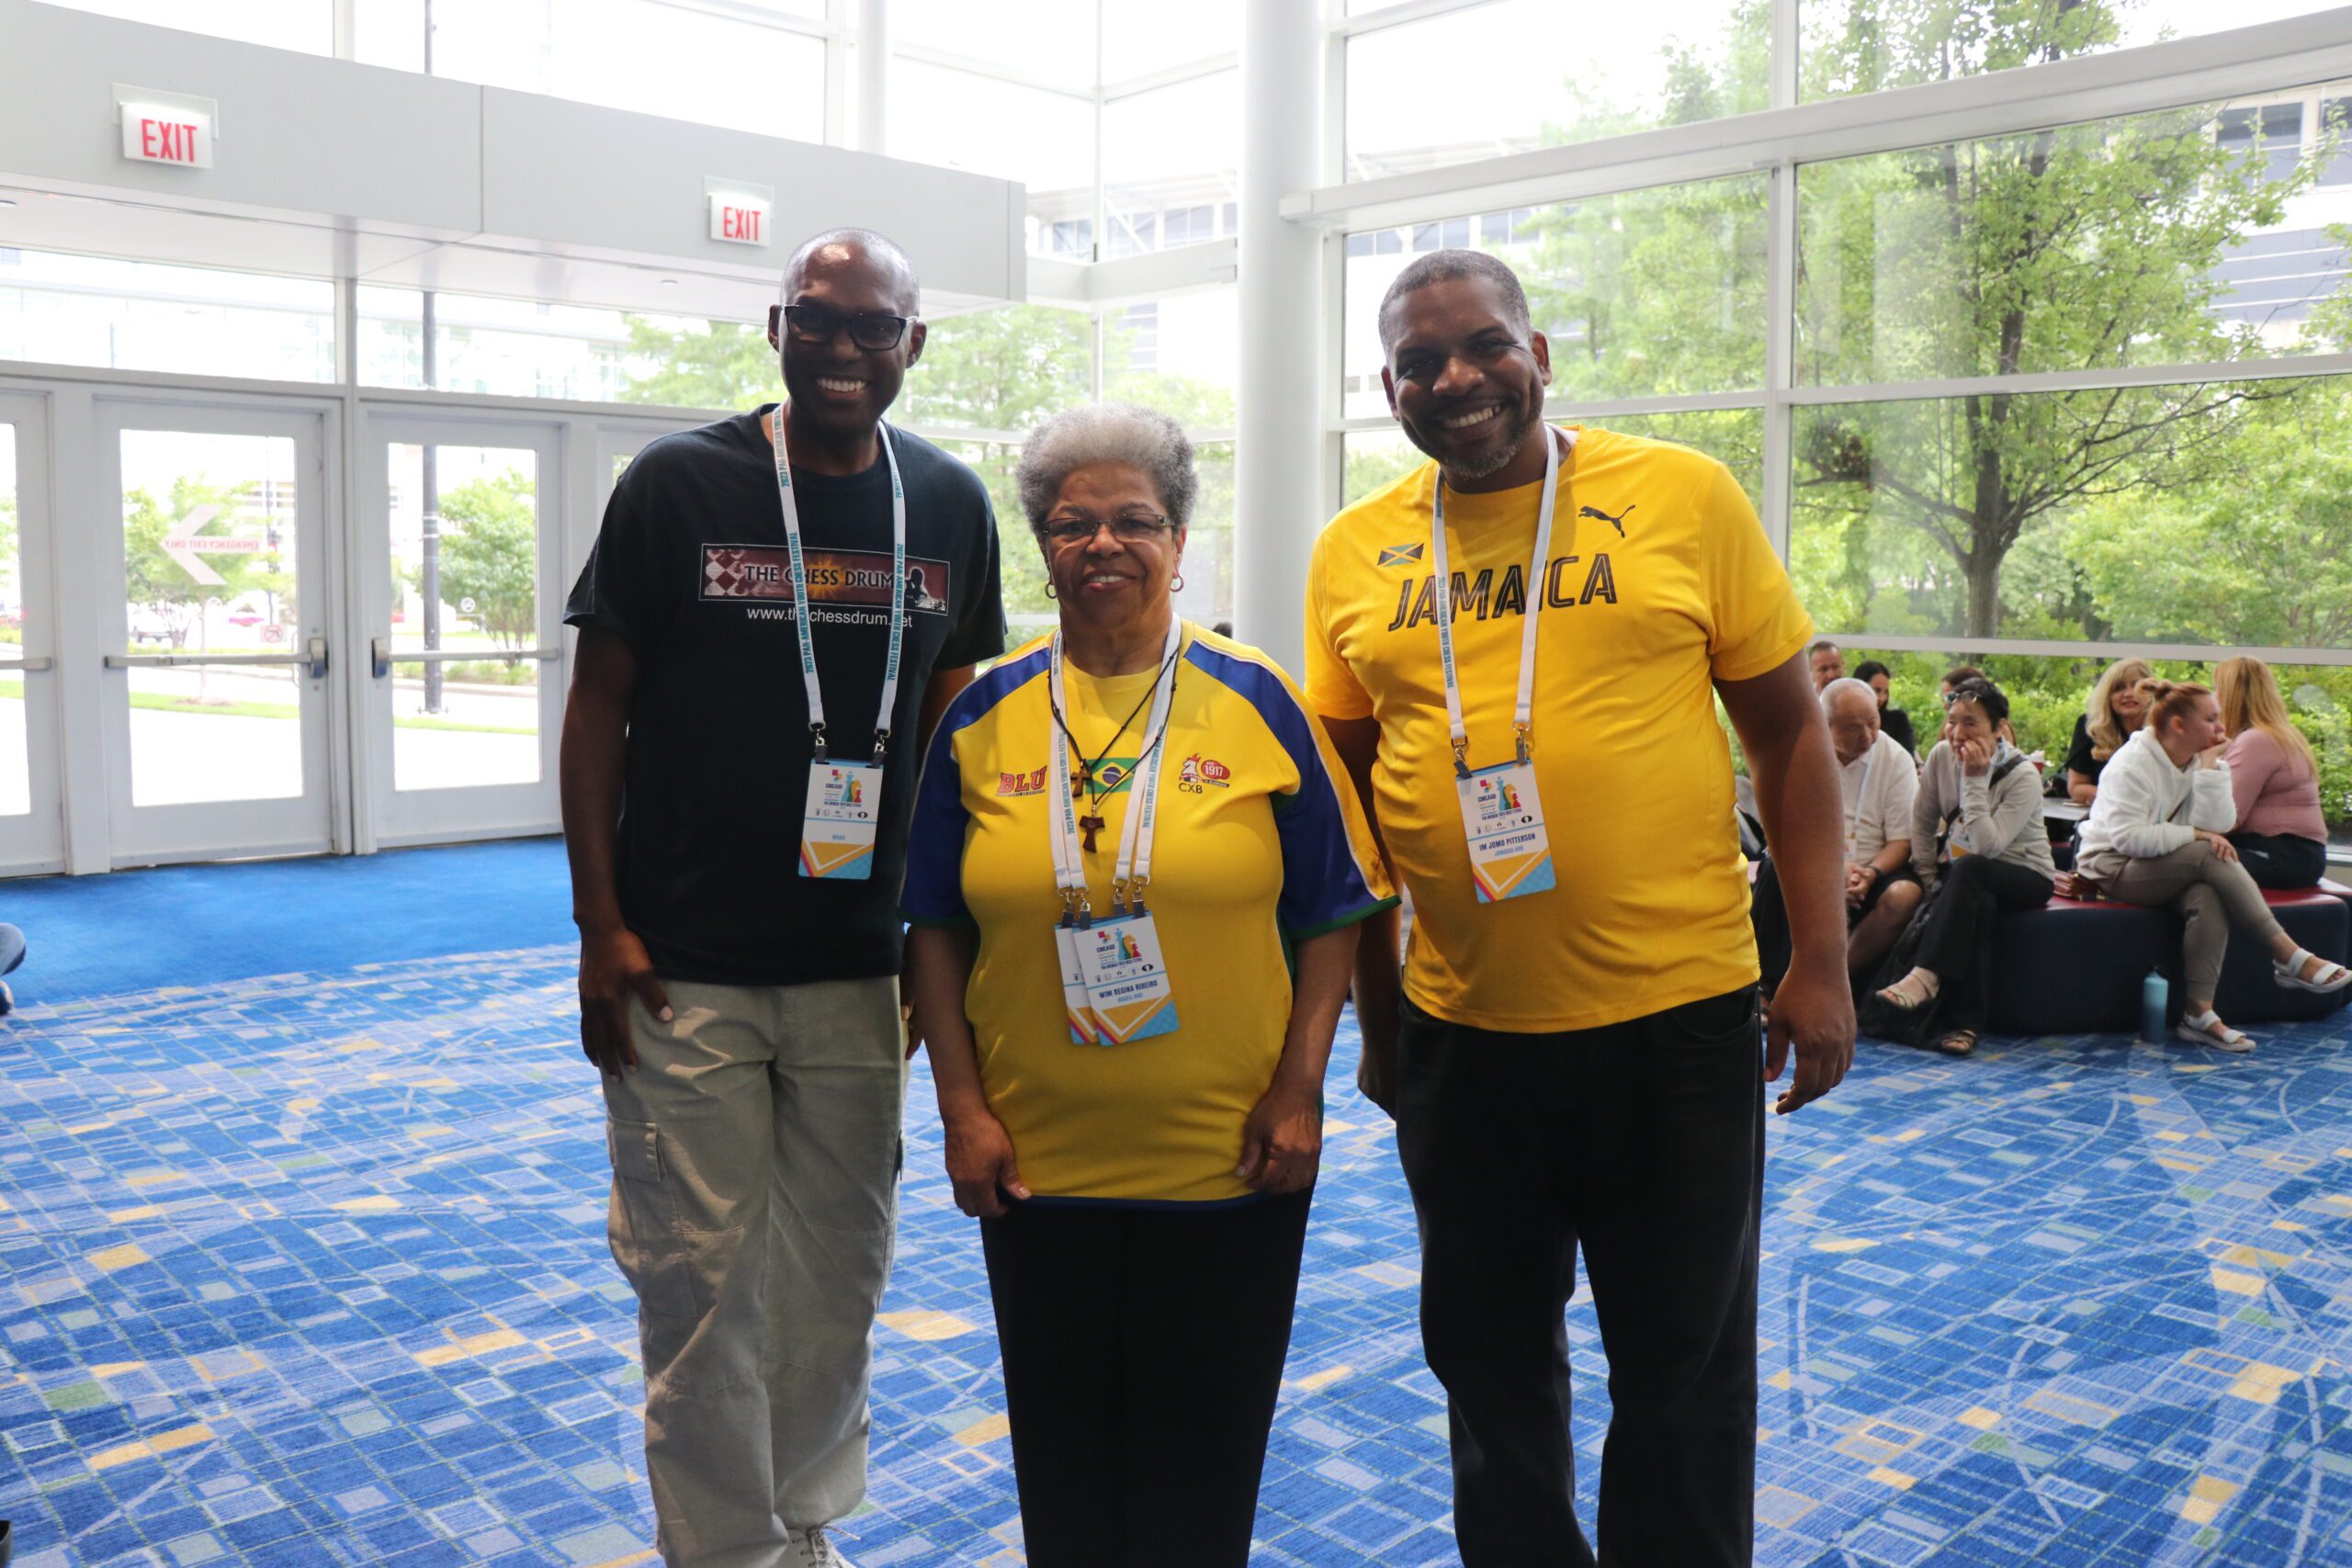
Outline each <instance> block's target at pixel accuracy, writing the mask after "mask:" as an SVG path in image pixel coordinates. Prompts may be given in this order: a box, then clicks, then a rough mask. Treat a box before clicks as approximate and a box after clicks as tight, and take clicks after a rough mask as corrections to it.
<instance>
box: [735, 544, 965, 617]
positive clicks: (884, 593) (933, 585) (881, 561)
mask: <svg viewBox="0 0 2352 1568" xmlns="http://www.w3.org/2000/svg"><path fill="white" fill-rule="evenodd" d="M804 553H805V556H806V558H807V560H808V563H809V605H810V607H811V608H812V609H813V608H815V607H816V606H819V605H827V604H831V605H840V606H842V608H844V609H846V608H852V607H854V608H858V609H888V607H889V604H890V596H891V595H890V582H891V577H890V558H889V556H888V554H887V553H886V552H882V551H877V550H808V551H806V552H804ZM950 587H951V583H950V581H949V576H948V565H947V563H946V562H945V561H944V560H932V559H929V558H925V557H922V556H910V557H908V558H907V575H906V576H905V578H903V579H902V580H900V581H899V592H900V594H901V595H902V596H903V598H904V600H905V603H906V606H907V609H908V610H909V612H910V613H912V614H917V615H946V614H947V604H948V601H949V599H950V598H951V597H952V596H953V595H952V594H951V593H950V592H949V589H950ZM696 592H697V594H698V596H699V597H701V598H703V599H706V600H714V601H721V602H724V601H729V600H734V601H750V602H753V603H768V604H791V603H792V552H791V551H790V550H788V549H786V548H785V547H783V546H781V545H705V546H704V547H703V551H702V581H701V582H700V583H699V584H698V585H697V588H696Z"/></svg>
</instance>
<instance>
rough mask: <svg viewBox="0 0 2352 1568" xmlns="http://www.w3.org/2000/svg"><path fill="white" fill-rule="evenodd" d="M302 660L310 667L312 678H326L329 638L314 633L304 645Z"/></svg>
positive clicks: (314, 679) (320, 679)
mask: <svg viewBox="0 0 2352 1568" xmlns="http://www.w3.org/2000/svg"><path fill="white" fill-rule="evenodd" d="M302 662H303V663H304V664H306V665H308V666H309V667H310V673H311V680H313V681H322V680H324V679H326V673H327V639H326V638H324V637H319V636H317V635H315V634H313V635H312V637H311V640H310V642H309V643H308V644H306V645H305V646H304V647H303V649H302Z"/></svg>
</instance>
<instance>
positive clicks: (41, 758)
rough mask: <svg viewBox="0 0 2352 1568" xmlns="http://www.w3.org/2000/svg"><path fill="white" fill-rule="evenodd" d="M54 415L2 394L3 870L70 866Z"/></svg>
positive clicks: (0, 802)
mask: <svg viewBox="0 0 2352 1568" xmlns="http://www.w3.org/2000/svg"><path fill="white" fill-rule="evenodd" d="M46 414H47V410H46V408H45V406H44V404H43V403H42V401H41V400H40V399H39V398H31V397H18V396H12V395H10V394H6V393H0V873H5V874H12V875H15V874H23V873H26V872H38V871H56V870H60V869H62V867H63V866H64V864H65V820H64V816H63V814H62V811H61V810H60V808H59V801H58V793H57V789H58V765H57V761H58V755H59V750H58V739H59V738H58V729H57V660H56V653H57V643H56V637H57V623H56V621H55V619H54V618H53V616H52V614H51V600H50V593H49V584H50V581H51V576H50V529H49V482H48V447H49V443H48V423H47V419H46Z"/></svg>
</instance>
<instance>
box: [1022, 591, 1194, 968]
mask: <svg viewBox="0 0 2352 1568" xmlns="http://www.w3.org/2000/svg"><path fill="white" fill-rule="evenodd" d="M1183 637H1184V624H1183V622H1182V620H1181V619H1179V618H1177V617H1176V616H1175V615H1170V616H1169V621H1168V641H1167V643H1166V645H1165V646H1164V647H1163V648H1162V649H1161V652H1160V659H1159V676H1158V677H1157V679H1156V680H1155V681H1154V682H1153V688H1152V696H1151V716H1150V717H1149V718H1148V720H1147V721H1146V723H1145V728H1144V739H1143V749H1142V751H1141V753H1140V754H1139V755H1138V756H1137V758H1136V769H1137V770H1139V771H1141V772H1142V773H1143V778H1142V780H1141V781H1140V782H1137V783H1136V784H1135V785H1134V786H1133V788H1134V791H1135V795H1136V799H1135V802H1134V804H1133V806H1132V807H1131V808H1130V809H1129V810H1128V812H1127V818H1126V822H1125V825H1124V826H1123V827H1122V829H1120V835H1119V855H1118V859H1117V860H1116V861H1115V862H1114V866H1113V884H1112V886H1113V898H1114V903H1124V902H1125V897H1126V890H1127V884H1128V882H1129V881H1130V880H1131V879H1132V878H1134V876H1135V873H1136V867H1137V865H1138V864H1139V865H1140V866H1141V868H1142V880H1140V881H1137V882H1136V891H1137V895H1138V898H1139V897H1140V893H1141V889H1142V885H1143V882H1145V881H1148V880H1149V879H1150V875H1151V828H1152V818H1154V817H1155V816H1156V815H1157V813H1158V809H1159V758H1158V756H1157V755H1156V752H1157V750H1158V749H1159V744H1160V740H1161V738H1162V737H1163V736H1164V735H1165V734H1166V733H1167V728H1168V711H1169V708H1170V703H1171V699H1172V698H1173V696H1174V694H1175V691H1176V650H1177V649H1178V647H1179V646H1180V645H1181V644H1182V641H1183ZM1046 679H1047V680H1049V681H1051V682H1053V688H1052V694H1051V698H1050V700H1051V701H1053V702H1056V703H1058V704H1059V705H1060V706H1061V711H1062V712H1063V713H1064V714H1066V715H1067V714H1074V713H1076V712H1077V707H1076V705H1074V704H1072V703H1071V702H1070V700H1069V685H1068V683H1067V682H1065V681H1064V680H1063V677H1062V634H1061V633H1059V632H1058V631H1057V632H1056V633H1055V634H1054V637H1053V642H1052V644H1051V647H1050V651H1049V652H1048V654H1047V664H1046ZM1064 722H1066V721H1064ZM1052 744H1053V774H1052V784H1053V787H1052V790H1051V794H1052V795H1053V797H1054V801H1053V805H1052V806H1051V807H1048V809H1047V811H1046V828H1047V833H1046V837H1047V839H1048V840H1050V841H1051V843H1052V846H1053V852H1054V890H1055V891H1056V892H1057V893H1059V894H1060V895H1061V898H1062V919H1063V922H1064V923H1065V924H1069V923H1076V924H1079V925H1084V924H1086V923H1087V922H1088V921H1089V920H1090V919H1092V918H1093V909H1092V906H1091V901H1090V899H1089V898H1088V897H1087V891H1086V860H1085V852H1084V851H1083V849H1082V848H1081V847H1080V843H1079V837H1078V797H1077V795H1076V792H1075V788H1074V786H1073V783H1072V779H1071V768H1070V750H1069V733H1068V732H1067V730H1066V729H1065V728H1064V726H1063V723H1059V722H1057V723H1056V724H1055V726H1054V733H1053V740H1052ZM1129 776H1130V777H1131V778H1132V777H1133V776H1134V775H1133V774H1130V775H1129Z"/></svg>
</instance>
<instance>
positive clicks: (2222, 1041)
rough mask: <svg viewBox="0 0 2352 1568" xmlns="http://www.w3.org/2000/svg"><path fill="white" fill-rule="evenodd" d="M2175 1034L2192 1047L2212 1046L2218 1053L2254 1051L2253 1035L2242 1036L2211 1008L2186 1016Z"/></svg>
mask: <svg viewBox="0 0 2352 1568" xmlns="http://www.w3.org/2000/svg"><path fill="white" fill-rule="evenodd" d="M2173 1032H2174V1033H2175V1034H2177V1035H2178V1036H2180V1038H2181V1039H2183V1040H2186V1041H2188V1043H2190V1044H2192V1045H2211V1047H2213V1049H2214V1050H2216V1051H2230V1052H2237V1053H2243V1052H2246V1051H2251V1050H2253V1049H2254V1036H2253V1035H2251V1034H2241V1033H2239V1032H2237V1031H2236V1030H2234V1029H2232V1028H2231V1027H2230V1026H2229V1025H2228V1024H2226V1023H2223V1022H2222V1015H2221V1014H2220V1013H2217V1012H2215V1011H2214V1010H2212V1009H2211V1008H2207V1009H2206V1010H2204V1011H2203V1012H2200V1013H2196V1014H2191V1015H2184V1016H2183V1017H2182V1019H2181V1021H2180V1027H2179V1028H2177V1029H2176V1030H2174V1031H2173Z"/></svg>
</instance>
